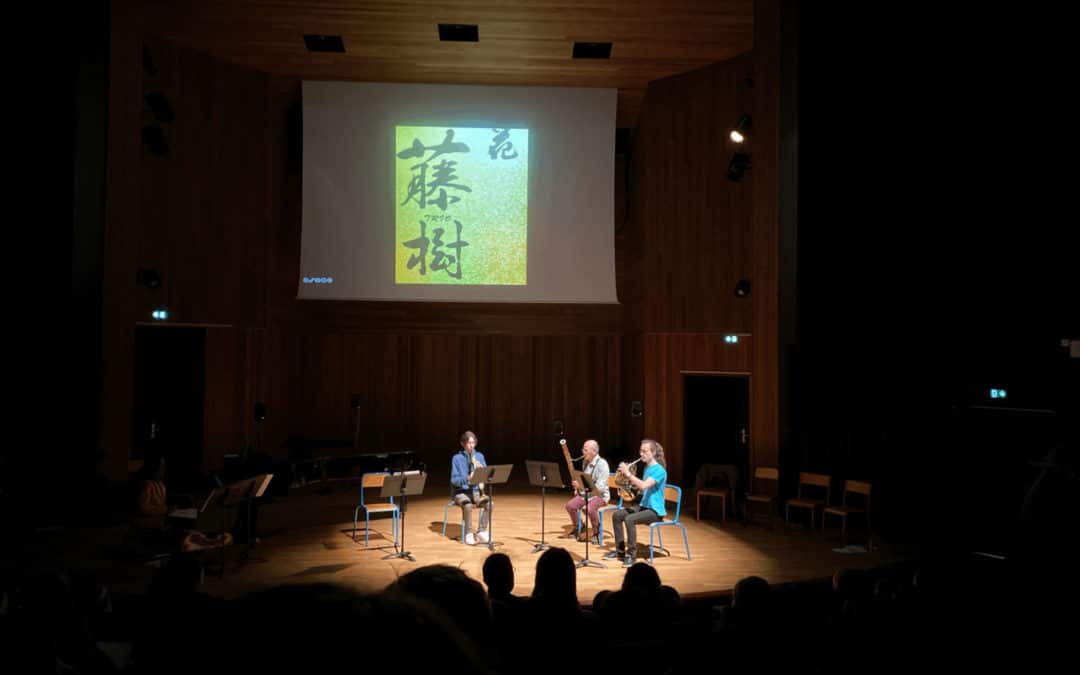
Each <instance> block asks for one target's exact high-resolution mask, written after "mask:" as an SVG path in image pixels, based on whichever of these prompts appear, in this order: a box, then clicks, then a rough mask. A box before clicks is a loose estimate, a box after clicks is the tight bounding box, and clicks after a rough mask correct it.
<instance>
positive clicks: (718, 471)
mask: <svg viewBox="0 0 1080 675" xmlns="http://www.w3.org/2000/svg"><path fill="white" fill-rule="evenodd" d="M734 472H737V469H736V468H735V467H734V466H731V465H727V464H703V465H702V466H701V468H700V469H698V475H697V477H696V479H695V481H694V486H695V490H694V492H695V498H694V499H695V509H694V519H695V520H697V521H700V520H701V498H702V497H720V518H721V521H722V522H727V503H728V498H729V497H730V498H731V500H732V507H734V506H735V478H734Z"/></svg>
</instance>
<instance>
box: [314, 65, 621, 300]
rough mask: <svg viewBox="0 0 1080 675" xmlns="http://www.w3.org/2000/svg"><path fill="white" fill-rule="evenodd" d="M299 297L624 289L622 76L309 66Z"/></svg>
mask: <svg viewBox="0 0 1080 675" xmlns="http://www.w3.org/2000/svg"><path fill="white" fill-rule="evenodd" d="M303 97H304V110H303V125H304V145H303V153H302V156H301V159H302V162H303V164H302V170H303V192H302V200H301V202H302V208H303V213H302V217H301V236H300V260H299V266H298V269H297V272H298V273H299V274H298V275H297V276H298V277H299V279H298V280H299V283H298V287H297V297H298V298H300V299H302V300H362V301H369V300H371V301H378V300H387V301H398V302H506V303H521V302H553V303H615V302H618V298H617V297H616V294H615V213H614V206H615V186H616V182H615V108H616V102H617V100H618V92H617V91H616V90H614V89H594V88H579V87H491V86H481V85H467V86H466V85H440V84H396V83H389V82H324V81H319V82H304V86H303Z"/></svg>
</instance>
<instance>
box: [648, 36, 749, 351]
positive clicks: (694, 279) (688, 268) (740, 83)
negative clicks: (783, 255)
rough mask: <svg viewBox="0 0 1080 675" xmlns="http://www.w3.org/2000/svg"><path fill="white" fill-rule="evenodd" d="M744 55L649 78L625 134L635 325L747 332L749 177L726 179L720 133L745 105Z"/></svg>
mask: <svg viewBox="0 0 1080 675" xmlns="http://www.w3.org/2000/svg"><path fill="white" fill-rule="evenodd" d="M751 67H752V63H751V62H750V61H749V60H748V59H747V58H745V57H741V58H737V59H734V60H732V61H728V62H725V63H721V64H717V65H713V66H709V67H707V68H702V69H701V70H698V71H695V72H693V73H688V74H686V75H680V76H677V77H672V78H668V79H666V80H661V81H658V82H653V83H652V84H650V85H649V91H648V95H647V97H646V100H645V104H644V108H643V111H642V119H641V124H640V125H639V127H638V129H637V132H636V134H635V139H636V141H637V143H636V145H635V152H636V153H637V156H636V158H635V159H636V161H637V164H636V165H635V167H634V170H635V175H636V181H635V192H636V195H635V202H634V209H635V213H634V217H635V218H637V219H639V220H640V221H641V225H642V229H643V230H644V231H643V232H642V235H643V238H644V242H643V250H642V264H641V266H640V273H641V274H642V275H643V276H644V279H643V282H644V289H645V293H644V302H645V307H644V323H645V326H644V330H645V331H646V332H663V331H676V332H678V331H701V332H720V331H723V332H749V331H750V327H751V307H750V304H749V303H748V302H745V301H741V300H740V299H738V298H736V297H735V296H734V294H733V292H732V290H733V289H734V287H735V282H736V281H737V280H738V279H740V278H748V277H749V276H750V271H751V269H752V256H751V249H750V246H749V244H750V225H751V223H750V213H751V208H750V199H751V187H750V185H749V181H748V180H747V179H744V181H743V182H733V181H730V180H728V179H727V165H728V160H729V159H730V157H731V155H732V153H733V152H734V150H735V149H736V148H735V147H734V146H733V144H731V142H730V141H729V140H727V131H728V129H729V128H730V126H731V125H733V124H734V123H735V121H736V120H737V119H738V117H739V115H741V114H742V113H744V112H748V109H747V102H746V101H745V100H744V99H745V97H746V95H745V90H746V79H747V77H749V76H750V74H751V70H750V69H751Z"/></svg>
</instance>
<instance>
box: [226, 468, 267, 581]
mask: <svg viewBox="0 0 1080 675" xmlns="http://www.w3.org/2000/svg"><path fill="white" fill-rule="evenodd" d="M273 477H274V474H272V473H263V474H259V475H258V476H254V477H252V478H249V479H248V480H249V481H251V489H250V490H248V491H247V497H246V498H245V499H244V513H243V516H244V551H243V553H242V554H241V557H240V560H241V562H244V561H247V560H248V558H249V557H250V555H251V547H252V546H254V545H255V540H256V539H257V538H258V537H257V535H258V532H256V531H255V518H254V509H255V500H256V499H258V498H259V497H262V496H263V494H264V493H265V492H266V488H267V487H268V486H269V485H270V481H271V480H272V479H273ZM234 541H235V537H234ZM261 562H265V561H264V560H263V561H261Z"/></svg>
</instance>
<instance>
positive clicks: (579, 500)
mask: <svg viewBox="0 0 1080 675" xmlns="http://www.w3.org/2000/svg"><path fill="white" fill-rule="evenodd" d="M581 453H582V454H583V455H584V456H585V459H584V462H583V464H582V469H581V472H582V473H586V474H588V475H589V477H590V478H592V480H593V483H595V484H596V487H597V488H598V489H599V490H601V491H602V492H603V494H602V496H600V497H597V496H596V495H591V496H589V497H588V514H589V522H590V523H592V536H593V543H598V542H597V540H596V533H597V532H599V531H600V516H599V514H598V513H597V510H598V509H599V508H600V507H601V506H603V505H604V504H607V502H608V499H610V498H611V493H610V489H609V488H608V475H610V474H611V468H610V467H609V466H608V463H607V460H606V459H604V458H602V457H601V456H600V445H599V444H598V443H597V442H596V441H594V440H592V439H590V440H587V441H585V444H584V445H582V446H581ZM570 484H571V485H572V486H573V487H574V496H573V497H571V498H570V501H568V502H566V512H567V513H568V514H570V523H571V524H572V525H573V526H574V528H575V529H576V528H577V524H578V513H579V512H580V511H581V508H582V507H583V506H585V503H586V498H585V497H584V496H583V495H582V493H581V489H582V486H581V485H580V484H579V482H578V481H577V480H573V481H571V482H570ZM567 536H569V537H573V536H574V530H571V531H570V534H569V535H567ZM584 538H585V532H584V531H583V532H582V533H581V539H582V540H583V541H584Z"/></svg>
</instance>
